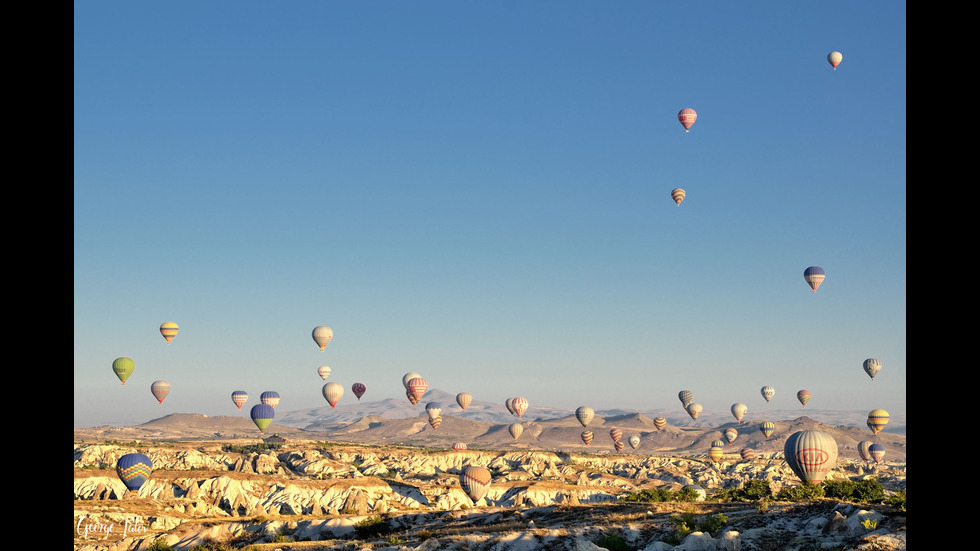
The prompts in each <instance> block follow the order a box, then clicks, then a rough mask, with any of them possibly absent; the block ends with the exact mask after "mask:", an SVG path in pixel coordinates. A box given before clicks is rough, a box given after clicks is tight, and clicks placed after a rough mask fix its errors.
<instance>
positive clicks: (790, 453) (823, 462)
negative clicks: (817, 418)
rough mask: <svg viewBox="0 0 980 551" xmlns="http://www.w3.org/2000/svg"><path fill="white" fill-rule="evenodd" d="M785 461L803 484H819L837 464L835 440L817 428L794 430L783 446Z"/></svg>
mask: <svg viewBox="0 0 980 551" xmlns="http://www.w3.org/2000/svg"><path fill="white" fill-rule="evenodd" d="M783 452H784V455H785V457H786V463H788V464H789V467H790V468H791V469H793V472H794V473H796V476H798V477H799V478H800V481H801V482H803V483H804V484H819V483H821V482H823V479H824V478H826V476H827V473H829V472H830V471H831V470H833V468H834V467H836V466H837V441H836V440H834V437H833V436H831V435H829V434H827V433H826V432H821V431H818V430H803V431H799V432H794V433H793V434H791V435H789V438H787V439H786V444H785V445H784V446H783Z"/></svg>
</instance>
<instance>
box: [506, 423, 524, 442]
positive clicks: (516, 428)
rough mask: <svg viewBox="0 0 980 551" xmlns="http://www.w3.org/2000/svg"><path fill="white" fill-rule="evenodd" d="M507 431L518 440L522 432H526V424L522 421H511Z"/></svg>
mask: <svg viewBox="0 0 980 551" xmlns="http://www.w3.org/2000/svg"><path fill="white" fill-rule="evenodd" d="M507 431H508V432H510V435H511V436H513V437H514V440H517V439H518V438H520V437H521V435H522V434H524V425H522V424H520V423H511V424H510V426H509V427H507Z"/></svg>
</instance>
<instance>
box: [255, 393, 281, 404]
mask: <svg viewBox="0 0 980 551" xmlns="http://www.w3.org/2000/svg"><path fill="white" fill-rule="evenodd" d="M259 401H261V402H262V403H263V404H266V405H268V406H272V407H276V406H278V405H279V393H278V392H276V391H275V390H267V391H265V392H263V393H262V394H260V395H259Z"/></svg>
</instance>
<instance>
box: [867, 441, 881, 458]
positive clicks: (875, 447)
mask: <svg viewBox="0 0 980 551" xmlns="http://www.w3.org/2000/svg"><path fill="white" fill-rule="evenodd" d="M868 455H869V456H870V457H871V459H873V460H874V462H875V463H881V460H882V459H884V458H885V446H884V445H882V444H879V443H877V442H875V443H874V444H871V445H870V446H868Z"/></svg>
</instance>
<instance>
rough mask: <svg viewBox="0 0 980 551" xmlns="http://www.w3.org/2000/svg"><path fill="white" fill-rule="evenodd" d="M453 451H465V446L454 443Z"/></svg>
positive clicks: (460, 443)
mask: <svg viewBox="0 0 980 551" xmlns="http://www.w3.org/2000/svg"><path fill="white" fill-rule="evenodd" d="M453 449H454V450H456V451H460V450H465V449H466V444H464V443H462V442H456V443H455V444H453Z"/></svg>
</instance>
